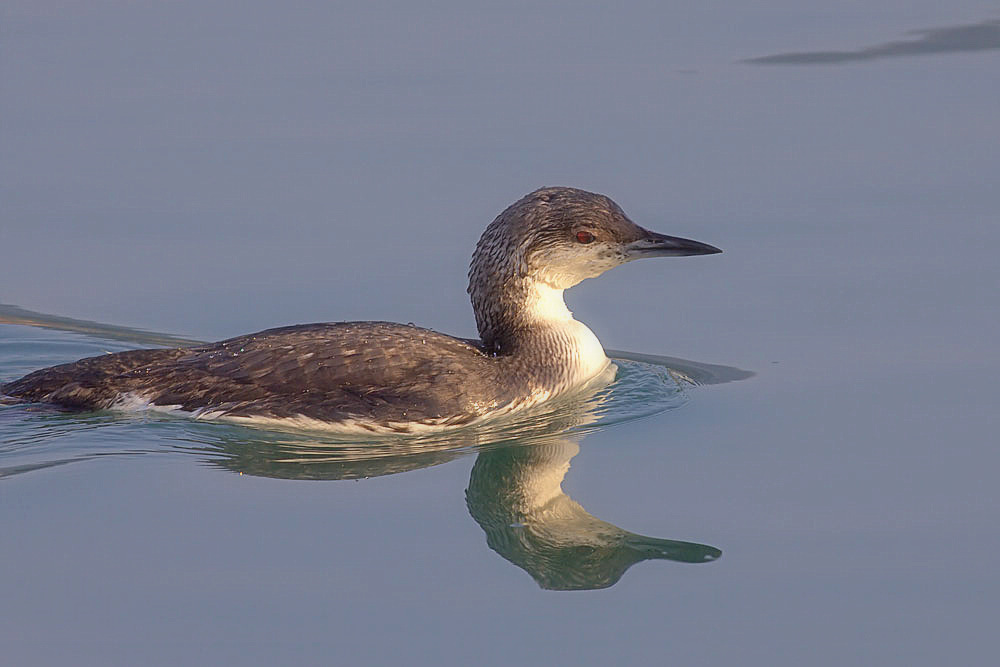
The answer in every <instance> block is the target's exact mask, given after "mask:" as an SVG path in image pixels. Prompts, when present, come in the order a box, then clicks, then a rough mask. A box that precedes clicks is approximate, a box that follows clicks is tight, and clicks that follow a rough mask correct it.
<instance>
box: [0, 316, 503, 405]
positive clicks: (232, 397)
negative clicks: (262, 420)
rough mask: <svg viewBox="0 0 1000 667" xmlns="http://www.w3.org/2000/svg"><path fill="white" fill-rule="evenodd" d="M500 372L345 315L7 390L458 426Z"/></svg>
mask: <svg viewBox="0 0 1000 667" xmlns="http://www.w3.org/2000/svg"><path fill="white" fill-rule="evenodd" d="M496 370H497V369H496V366H495V364H493V363H491V360H490V358H489V357H487V356H486V355H484V354H483V353H482V352H481V351H480V350H479V349H477V348H476V347H474V346H473V345H471V344H469V343H468V342H466V341H463V340H460V339H457V338H453V337H451V336H447V335H444V334H440V333H437V332H435V331H431V330H429V329H422V328H419V327H414V326H407V325H402V324H393V323H390V322H340V323H332V324H306V325H299V326H292V327H283V328H279V329H270V330H268V331H262V332H260V333H257V334H251V335H247V336H240V337H237V338H231V339H229V340H225V341H222V342H219V343H214V344H212V345H206V346H202V347H196V348H179V349H166V350H133V351H129V352H121V353H118V354H108V355H103V356H100V357H91V358H89V359H83V360H80V361H78V362H75V363H71V364H64V365H62V366H55V367H53V368H46V369H43V370H40V371H36V372H35V373H32V374H30V375H27V376H25V377H24V378H22V379H20V380H17V381H15V382H12V383H10V384H7V385H4V386H3V389H2V391H3V393H5V394H8V395H11V396H16V397H19V398H22V399H25V400H30V401H41V402H48V403H55V404H58V405H61V406H64V407H67V408H75V409H81V408H82V409H100V408H108V407H111V406H112V405H113V404H114V403H115V402H116V401H117V400H119V398H120V397H121V396H122V395H123V394H133V395H136V396H141V397H142V398H143V399H144V400H146V401H148V402H150V403H152V404H155V405H158V406H164V407H167V406H176V407H177V408H178V409H180V410H185V411H198V410H204V409H211V410H213V411H219V412H222V413H224V414H225V415H227V416H233V417H239V416H255V417H272V418H286V417H296V416H300V415H301V416H304V417H308V418H313V419H321V420H324V421H340V420H347V419H372V418H377V419H378V420H379V421H380V422H417V423H420V422H437V421H439V420H447V423H449V424H456V423H461V422H463V421H465V422H467V421H469V420H470V419H472V418H474V417H475V416H477V409H476V407H475V406H476V404H477V403H480V404H481V403H482V402H483V400H484V399H487V400H489V401H494V400H500V399H501V398H502V397H501V396H500V391H499V389H500V387H501V386H502V385H501V383H499V382H498V378H497V377H496ZM449 418H450V419H449Z"/></svg>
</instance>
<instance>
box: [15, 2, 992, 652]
mask: <svg viewBox="0 0 1000 667" xmlns="http://www.w3.org/2000/svg"><path fill="white" fill-rule="evenodd" d="M2 11H3V17H2V19H3V24H2V27H0V202H2V203H0V216H2V217H0V302H4V303H13V304H18V305H20V306H23V307H25V308H29V309H33V310H37V311H42V312H48V313H56V314H58V315H62V316H66V317H72V318H80V319H86V320H96V321H102V322H111V323H115V324H119V325H124V326H132V327H140V328H146V329H153V330H159V331H168V332H173V333H175V334H178V335H183V336H188V337H192V338H202V339H206V338H220V337H223V336H228V335H235V334H239V333H245V332H248V331H253V330H258V329H262V328H265V327H268V326H276V325H282V324H289V323H295V322H310V321H322V320H341V319H390V320H396V321H403V322H407V321H413V322H416V323H418V324H421V325H423V326H429V327H433V328H435V329H439V330H442V331H446V332H449V333H454V334H458V335H471V334H473V332H474V323H473V320H472V317H471V312H470V309H469V306H468V301H467V297H466V294H465V291H464V290H465V282H466V278H465V271H466V267H467V262H468V257H469V254H470V253H471V250H472V247H473V245H474V243H475V241H476V239H477V238H478V236H479V234H480V233H481V231H482V229H483V227H484V226H485V225H486V224H487V223H488V222H489V221H490V220H492V218H493V217H494V216H495V215H496V214H497V213H498V212H499V211H500V210H502V209H503V208H504V207H505V206H506V205H507V204H509V203H510V202H512V201H513V200H514V199H516V198H517V197H519V196H520V195H522V194H523V193H525V192H527V191H529V190H531V189H534V188H535V187H538V186H540V185H545V184H564V185H574V186H577V187H583V188H588V189H592V190H596V191H599V192H604V193H606V194H608V195H610V196H612V197H613V198H615V199H616V201H618V202H619V203H620V204H621V205H622V206H623V207H624V208H625V210H626V211H627V212H628V213H629V214H630V215H631V217H632V218H633V219H635V220H636V221H637V222H638V223H639V224H642V225H644V226H647V227H650V228H652V229H655V230H658V231H661V232H665V233H670V234H676V235H680V236H686V237H691V238H696V239H699V240H702V241H705V242H708V243H712V244H715V245H718V246H720V247H722V248H723V249H724V250H725V253H724V254H723V255H720V256H717V257H707V258H690V259H677V260H661V261H655V262H654V261H646V262H637V263H634V264H631V265H629V266H626V267H623V268H619V269H616V270H615V271H613V272H611V273H610V274H608V275H606V276H603V277H601V278H600V279H598V280H594V281H587V282H585V283H584V284H583V285H581V286H579V287H577V288H575V289H574V290H572V291H571V292H569V293H568V302H569V305H570V307H571V309H573V310H574V311H575V313H576V314H577V316H578V317H579V318H580V319H581V320H583V321H585V322H587V323H588V325H590V326H591V328H592V329H593V330H594V331H595V332H596V333H597V334H598V336H599V337H600V338H601V340H602V341H603V342H604V344H605V345H607V346H608V347H611V348H618V349H626V350H633V351H640V352H644V353H648V354H656V355H669V356H677V357H684V358H687V359H696V360H699V361H704V362H710V363H718V364H728V365H732V366H736V367H739V368H743V369H748V370H751V371H754V372H755V373H756V376H755V377H753V378H750V379H746V380H743V381H739V382H731V383H726V384H719V385H708V386H703V387H697V388H692V389H690V390H688V398H687V400H686V401H685V402H684V403H683V405H679V406H677V408H676V409H671V410H668V411H666V412H663V413H661V414H659V415H656V416H652V417H648V418H646V419H644V420H641V421H632V422H629V423H624V424H619V425H617V426H614V427H610V428H607V429H604V430H600V431H597V432H593V433H588V434H587V435H586V436H585V437H583V438H582V439H580V441H579V448H580V453H579V454H577V455H576V457H575V458H573V459H572V463H571V467H570V469H569V472H568V473H567V474H566V478H565V481H564V483H563V489H564V490H565V491H566V492H567V493H568V494H569V495H570V496H572V498H573V499H574V500H576V501H578V502H579V503H580V504H581V505H583V506H584V507H585V508H586V510H587V511H588V512H590V513H591V514H593V515H594V516H597V517H600V518H601V519H602V520H604V521H607V522H610V523H613V524H615V525H617V526H621V527H623V528H625V529H627V530H629V531H634V532H637V533H642V534H646V535H655V536H658V537H662V538H669V539H675V540H681V541H689V542H695V543H702V544H705V545H711V546H712V547H716V548H718V549H720V550H721V552H722V557H721V558H719V559H718V560H717V561H715V562H711V563H705V564H699V565H693V564H689V563H678V562H666V561H652V562H646V563H639V564H637V565H635V566H634V567H633V568H632V569H631V570H629V571H628V572H626V573H625V574H624V576H623V577H622V578H621V580H620V581H619V582H618V583H617V584H615V585H613V586H611V587H609V588H606V589H603V590H599V591H591V592H572V593H571V592H558V591H549V590H542V589H540V588H539V586H538V584H537V583H536V582H535V581H534V580H533V578H532V577H531V576H529V575H528V574H526V572H525V571H524V570H523V569H521V568H519V567H516V566H514V565H512V564H511V563H510V562H508V561H507V560H505V559H504V558H501V557H500V556H499V555H498V554H497V553H495V552H494V551H493V550H491V549H490V548H489V547H488V546H487V544H486V538H485V536H484V532H483V529H481V528H480V526H479V525H477V523H476V521H474V520H473V519H472V518H470V512H469V509H468V507H467V500H466V497H465V493H466V489H468V488H469V485H470V474H471V473H472V472H473V467H474V465H475V464H476V463H475V462H476V460H477V458H476V455H475V454H474V453H472V452H469V453H467V454H464V455H460V456H456V457H455V458H454V459H453V460H450V461H448V462H446V463H442V464H441V465H435V466H432V467H427V468H422V469H416V470H413V471H410V472H405V473H400V474H395V475H389V476H382V477H374V478H371V479H366V480H360V481H308V482H307V481H291V480H287V479H274V478H266V477H261V476H256V475H253V474H243V475H240V474H238V472H240V471H239V470H233V469H228V468H224V467H221V466H220V465H218V464H215V463H212V462H211V460H209V459H210V457H207V455H205V454H204V453H203V452H202V453H199V452H197V451H196V452H190V453H185V452H184V451H182V449H183V447H184V446H185V443H188V444H190V442H189V441H190V440H191V439H192V438H194V439H197V438H199V437H201V434H202V433H203V432H202V431H199V430H197V429H195V431H191V430H190V429H192V428H194V427H193V426H190V425H184V424H179V423H177V422H167V423H159V422H151V423H143V422H141V421H139V422H135V421H131V422H130V421H126V422H113V423H108V424H105V423H101V422H100V418H96V419H98V421H86V422H85V426H86V428H84V427H83V426H81V425H80V424H79V423H75V422H73V421H72V420H71V421H70V422H65V421H58V420H56V422H54V425H53V426H52V427H51V429H49V430H44V439H43V440H42V441H41V442H44V445H45V448H49V449H50V450H51V451H52V452H54V453H56V452H58V453H73V452H79V451H89V450H90V448H94V447H96V448H98V449H100V450H101V451H104V450H105V449H107V448H114V449H117V450H121V451H124V450H127V451H132V452H135V455H133V456H119V457H116V456H105V457H96V458H94V459H91V460H88V461H86V462H77V463H74V464H72V465H64V466H55V467H49V468H44V469H40V470H35V471H32V472H26V473H23V474H16V475H11V476H9V477H6V478H4V479H3V480H0V525H2V526H3V538H2V540H0V566H2V570H0V571H2V574H0V585H2V588H3V591H4V596H3V602H2V603H0V643H2V645H3V652H4V657H5V661H10V662H11V664H59V663H65V662H68V661H72V662H75V663H79V664H109V663H110V664H130V663H135V662H142V663H144V664H173V663H176V662H194V663H202V664H210V663H218V662H222V661H235V660H237V659H238V660H240V661H241V662H244V663H248V664H255V663H256V664H273V663H274V662H278V661H282V662H288V661H295V662H301V663H319V662H331V661H335V662H338V663H346V664H385V663H386V662H390V661H391V662H400V663H406V664H467V663H471V662H476V663H479V664H501V663H503V664H510V663H516V662H523V663H526V664H537V663H541V662H543V661H545V662H548V663H553V664H565V663H570V662H573V663H578V664H608V663H612V662H613V663H637V662H640V661H642V662H649V661H657V662H666V661H668V660H669V661H672V662H678V663H681V664H721V663H724V662H735V663H737V664H769V665H770V664H814V665H825V664H830V665H833V664H844V663H847V664H873V663H876V662H879V663H882V664H907V665H914V664H920V665H923V664H926V665H937V664H983V663H989V662H991V661H992V659H994V656H995V655H996V650H997V647H996V639H995V631H994V627H995V619H996V618H997V615H998V612H1000V609H998V607H1000V604H998V596H1000V578H998V576H997V573H996V568H995V567H994V566H993V564H992V560H993V558H992V555H993V554H995V553H997V552H998V550H1000V531H998V529H997V519H998V514H1000V512H998V497H997V496H998V492H997V485H996V471H997V469H998V463H1000V454H998V451H997V446H996V440H997V436H996V430H997V428H996V427H997V417H996V413H997V407H996V406H997V397H998V391H997V388H996V387H997V377H998V371H1000V353H998V352H997V349H996V341H997V340H998V334H1000V314H998V304H997V288H998V286H1000V262H998V260H997V248H998V246H1000V243H998V242H1000V224H998V223H1000V219H998V218H1000V213H998V211H1000V183H998V177H997V174H998V173H1000V86H998V85H997V82H998V80H1000V79H998V70H1000V51H998V50H997V46H998V45H997V43H996V41H995V26H996V21H997V20H998V13H997V12H998V10H997V7H996V5H995V3H983V2H972V1H965V0H963V1H961V2H957V3H948V4H947V5H942V4H941V3H930V2H919V3H898V2H866V3H845V4H839V5H836V6H829V5H823V6H819V5H816V6H813V7H808V6H803V5H802V4H801V3H792V2H768V3H763V4H761V3H756V4H755V5H754V6H753V7H748V6H744V5H743V4H740V3H711V4H705V5H703V6H699V7H688V8H681V7H670V6H664V5H662V4H661V3H628V4H625V5H615V6H610V5H608V6H604V5H599V4H596V3H546V4H544V5H535V4H531V3H506V4H469V3H432V4H427V5H422V6H418V5H417V4H410V3H398V4H391V3H386V4H382V3H357V4H346V3H336V4H330V5H319V4H318V3H317V4H313V3H282V4H280V5H278V4H268V3H255V2H249V3H239V4H236V3H213V2H198V3H193V2H187V3H185V2H179V3H131V2H93V3H86V4H83V3H55V2H52V3H37V2H30V3H29V2H21V1H19V0H10V1H8V2H5V3H4V5H3V9H2ZM914 30H916V31H922V32H919V33H912V32H910V31H914ZM956 31H957V32H956ZM900 43H903V44H904V46H899V44H900ZM905 44H910V46H906V45H905ZM914 44H915V46H914ZM894 45H895V46H894ZM824 54H825V55H824ZM830 54H840V55H834V56H831V55H830ZM844 54H847V55H844ZM852 54H853V55H852ZM754 59H757V62H753V61H754ZM765 59H767V60H765ZM748 61H749V62H748ZM796 63H798V64H796ZM4 331H5V333H6V334H7V336H8V337H9V338H10V339H13V340H15V342H16V344H17V345H21V346H22V347H21V348H20V349H22V350H23V352H17V353H9V354H7V355H6V356H5V357H4V365H3V367H2V371H0V372H3V373H4V374H5V375H4V377H3V379H8V378H9V377H14V376H15V375H16V374H17V373H20V372H22V371H23V370H28V368H29V367H34V366H41V365H45V364H47V363H54V361H56V360H62V358H63V356H64V355H66V354H70V353H71V352H76V351H82V350H83V349H87V350H92V349H95V348H101V346H103V347H105V348H107V349H120V348H118V347H114V346H116V345H121V343H115V342H112V341H108V342H101V341H97V340H94V339H82V338H79V337H75V336H76V335H75V334H67V333H52V332H42V331H41V330H37V329H28V328H24V327H5V328H4ZM74 346H76V347H74ZM9 349H10V348H8V350H9ZM15 370H16V372H15ZM0 414H2V415H3V422H2V423H0V433H4V432H6V434H8V435H9V437H12V438H20V437H21V436H23V435H24V434H25V433H26V432H27V433H29V434H31V433H34V434H35V435H38V436H39V437H41V434H42V431H40V430H38V429H40V428H41V427H40V426H39V420H41V421H42V422H44V423H46V424H48V423H49V422H47V421H45V420H46V419H48V416H46V415H40V416H39V415H38V414H34V413H32V414H28V415H25V414H24V412H23V411H22V410H21V409H20V408H18V409H17V410H15V411H12V410H9V409H6V408H5V409H4V411H3V412H2V413H0ZM53 419H55V418H53ZM26 420H27V421H26ZM192 433H194V436H192ZM195 444H201V443H195ZM46 451H48V449H47V450H46ZM167 452H172V453H167ZM147 453H148V455H147ZM140 454H141V455H140Z"/></svg>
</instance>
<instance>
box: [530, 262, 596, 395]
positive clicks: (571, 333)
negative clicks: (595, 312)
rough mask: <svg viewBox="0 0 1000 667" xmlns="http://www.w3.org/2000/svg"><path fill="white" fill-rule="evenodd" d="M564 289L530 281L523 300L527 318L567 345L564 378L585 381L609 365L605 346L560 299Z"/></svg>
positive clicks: (574, 382)
mask: <svg viewBox="0 0 1000 667" xmlns="http://www.w3.org/2000/svg"><path fill="white" fill-rule="evenodd" d="M564 291H565V290H564V289H560V288H557V287H552V286H551V285H548V284H546V283H544V282H540V281H536V282H533V283H532V284H531V289H530V290H529V292H528V299H527V303H525V314H526V315H527V316H528V318H529V319H530V320H531V321H532V322H534V323H536V324H539V325H542V326H543V327H545V328H546V329H549V330H550V331H551V333H552V334H553V335H554V336H556V337H558V339H559V344H560V348H563V347H565V348H566V356H567V359H565V361H567V362H568V363H569V366H568V367H567V371H568V373H567V374H568V376H569V377H567V381H568V382H569V383H570V384H577V383H580V382H585V381H587V380H589V379H591V378H592V377H594V376H596V375H597V374H598V373H600V372H601V371H603V370H604V369H605V368H607V366H608V363H609V361H608V358H607V356H606V355H605V354H604V347H603V346H602V345H601V341H599V340H598V339H597V336H596V335H594V332H593V331H591V330H590V329H589V328H588V327H587V325H586V324H583V323H582V322H579V321H577V320H575V319H574V318H573V313H571V312H570V310H569V308H567V307H566V302H565V301H564V300H563V292H564Z"/></svg>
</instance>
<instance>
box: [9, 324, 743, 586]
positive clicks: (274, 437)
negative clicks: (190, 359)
mask: <svg viewBox="0 0 1000 667" xmlns="http://www.w3.org/2000/svg"><path fill="white" fill-rule="evenodd" d="M24 312H26V311H24ZM32 317H33V319H34V321H36V322H37V321H40V320H41V321H46V322H48V323H47V324H46V326H47V327H48V328H50V329H51V328H55V329H60V328H63V327H61V326H60V325H59V322H58V318H54V319H56V322H55V324H53V323H52V318H50V319H48V320H46V319H45V318H47V317H48V316H44V315H40V314H32ZM2 321H3V312H2V311H0V322H2ZM19 323H21V322H19ZM72 325H73V327H72V328H71V329H69V327H66V328H68V329H69V330H71V331H74V332H80V331H81V329H80V327H81V326H83V327H84V328H85V330H86V331H87V333H93V335H104V332H106V331H107V330H108V329H114V328H113V327H108V326H107V325H94V324H93V323H86V322H81V321H78V320H74V321H72ZM23 331H28V330H23ZM128 331H129V330H125V331H117V332H116V333H117V336H116V340H118V341H126V340H127V338H126V336H127V335H129V334H128ZM47 335H49V336H51V335H52V334H47ZM140 336H141V337H142V339H141V340H139V339H138V338H133V339H131V341H129V342H133V343H135V344H150V343H151V341H152V339H150V338H148V336H161V335H160V334H149V333H148V332H140ZM15 338H16V337H15ZM25 338H27V337H25V336H22V337H21V339H20V340H13V341H12V340H10V339H9V338H3V339H0V342H2V343H11V344H15V345H16V344H18V343H19V342H22V343H23V340H24V339H25ZM161 340H162V339H161ZM176 343H177V341H174V344H176ZM80 344H82V343H80ZM95 344H96V345H98V346H106V342H102V341H96V342H95ZM2 349H3V348H0V371H2V372H3V373H5V374H6V373H8V372H9V371H10V369H11V366H10V365H8V364H5V361H7V360H6V359H4V358H3V357H4V356H6V355H3V353H2ZM18 349H21V348H18ZM73 351H74V352H79V350H77V349H76V348H74V350H73ZM608 352H609V355H610V356H612V357H613V358H614V359H615V365H614V366H613V367H612V368H611V369H609V372H608V373H607V374H606V375H605V376H603V377H600V378H597V379H596V380H595V381H593V382H592V383H590V384H589V385H588V386H586V387H584V388H582V389H581V390H580V391H579V392H575V393H574V394H572V395H569V396H564V397H561V398H558V399H555V400H552V401H549V402H546V403H544V404H542V405H540V406H537V407H536V408H534V409H531V410H526V411H523V412H520V413H516V414H515V415H510V416H507V417H505V418H502V419H497V420H494V421H491V422H484V423H481V424H479V425H476V426H469V427H463V428H457V429H452V430H449V431H447V432H432V433H427V434H423V435H395V436H381V437H374V436H366V437H364V438H363V439H362V438H360V437H357V436H337V435H333V434H329V433H316V432H312V433H309V432H278V431H263V430H258V429H253V428H249V427H244V426H237V425H232V424H223V423H206V422H197V421H192V420H188V419H181V418H175V417H169V416H165V415H162V414H157V413H140V414H138V415H135V414H130V415H123V414H116V413H108V412H104V413H91V414H86V415H81V414H70V413H62V412H59V411H58V410H55V409H53V408H50V407H47V406H25V405H11V406H6V407H4V408H0V428H3V427H4V426H5V425H7V424H10V425H11V426H12V427H13V428H12V429H6V428H4V431H5V433H11V434H12V435H10V436H9V437H7V436H5V439H4V441H3V444H2V445H0V478H3V477H10V476H12V475H19V474H23V473H26V472H29V471H37V470H42V469H45V468H51V467H54V466H61V465H64V464H66V463H71V462H76V461H86V460H93V459H95V458H99V457H106V456H135V455H140V454H150V453H154V452H155V453H161V454H162V453H164V452H175V453H184V454H185V455H193V456H196V457H198V458H200V459H201V460H202V461H203V462H204V463H206V464H207V465H210V466H213V467H218V468H222V469H226V470H229V471H232V472H237V473H241V474H245V475H254V476H259V477H269V478H278V479H291V480H350V479H364V478H369V477H377V476H383V475H394V474H399V473H403V472H408V471H412V470H418V469H421V468H427V467H430V466H435V465H440V464H442V463H447V462H449V461H452V460H454V459H456V458H458V457H461V456H463V455H467V454H470V453H473V452H474V453H476V454H477V459H476V462H475V464H474V466H473V468H472V473H471V476H470V479H469V485H468V488H467V489H466V493H465V499H466V505H467V508H468V511H469V513H470V515H471V516H472V518H473V519H474V520H475V521H476V522H477V523H478V524H479V526H480V527H481V528H482V529H483V531H484V533H485V534H486V542H487V544H488V546H489V547H490V548H491V549H493V550H494V551H495V552H496V553H498V554H499V555H500V556H502V557H503V558H505V559H507V560H508V561H510V562H511V563H513V564H515V565H517V566H518V567H520V568H522V569H523V570H525V571H526V572H528V574H530V575H531V576H532V577H533V578H534V579H535V581H536V582H537V583H538V584H539V585H540V586H541V587H542V588H546V589H553V590H583V589H596V588H606V587H608V586H612V585H613V584H614V583H616V582H617V581H618V580H619V579H620V578H621V576H622V575H623V574H624V573H625V571H626V570H627V569H628V568H629V567H631V566H632V565H633V564H635V563H637V562H640V561H644V560H672V561H677V562H685V563H704V562H709V561H712V560H715V559H717V558H718V557H719V556H720V555H721V551H720V550H719V549H717V548H715V547H711V546H708V545H704V544H696V543H692V542H682V541H677V540H670V539H661V538H655V537H647V536H644V535H639V534H636V533H632V532H629V531H627V530H624V529H622V528H619V527H618V526H615V525H613V524H610V523H607V522H605V521H602V520H601V519H598V518H597V517H595V516H593V515H591V514H590V513H588V512H587V511H586V510H585V509H584V508H583V506H582V505H581V504H579V503H578V502H576V501H574V500H573V499H571V498H570V497H569V496H568V495H566V494H565V493H564V492H563V490H562V481H563V479H564V477H565V475H566V474H567V472H568V471H569V468H570V461H571V459H573V457H574V456H575V455H576V454H577V453H578V452H579V451H580V444H579V443H580V442H581V441H582V440H583V439H584V438H585V437H586V435H587V433H589V432H591V431H594V430H598V429H603V428H607V427H609V426H611V425H614V424H617V423H621V422H624V421H630V420H633V419H638V418H641V417H645V416H649V415H652V414H656V413H660V412H664V411H667V410H671V409H674V408H677V407H679V406H681V405H683V403H684V402H685V401H686V400H687V393H686V387H690V386H695V385H702V384H719V383H724V382H732V381H735V380H741V379H745V378H747V377H750V376H751V375H752V373H749V372H747V371H741V370H739V369H735V368H730V367H727V366H719V365H712V364H701V363H698V362H692V361H687V360H683V359H676V358H671V357H657V356H651V355H642V354H635V353H627V352H616V351H611V350H609V351H608ZM67 353H68V351H67ZM20 361H21V362H23V361H24V360H23V359H22V360H20ZM47 361H48V360H47ZM88 430H97V431H98V432H99V437H96V438H95V437H90V438H79V437H71V436H79V435H80V434H81V433H85V432H87V431H88ZM156 441H158V442H160V443H165V445H161V446H160V447H155V446H152V445H151V446H150V447H148V448H143V449H137V448H136V446H135V443H137V442H156ZM67 443H70V444H67Z"/></svg>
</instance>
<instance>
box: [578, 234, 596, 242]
mask: <svg viewBox="0 0 1000 667" xmlns="http://www.w3.org/2000/svg"><path fill="white" fill-rule="evenodd" d="M576 240H577V241H579V242H580V243H591V242H593V240H594V235H593V234H591V233H590V232H577V233H576Z"/></svg>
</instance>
